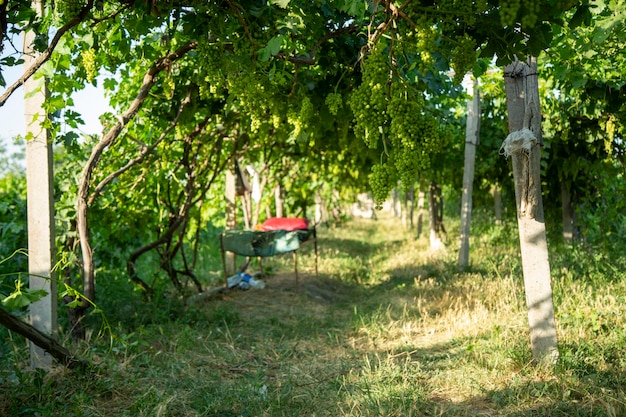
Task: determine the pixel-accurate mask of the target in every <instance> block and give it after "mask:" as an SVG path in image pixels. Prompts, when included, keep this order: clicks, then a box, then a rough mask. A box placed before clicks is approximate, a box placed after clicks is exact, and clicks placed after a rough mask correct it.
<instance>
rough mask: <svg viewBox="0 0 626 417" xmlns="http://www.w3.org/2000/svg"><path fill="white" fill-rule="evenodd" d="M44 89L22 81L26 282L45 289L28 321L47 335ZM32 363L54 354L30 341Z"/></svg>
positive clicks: (51, 309) (51, 253)
mask: <svg viewBox="0 0 626 417" xmlns="http://www.w3.org/2000/svg"><path fill="white" fill-rule="evenodd" d="M33 7H35V8H36V10H37V12H38V13H40V14H41V13H42V4H41V1H38V0H35V1H33ZM34 38H35V33H34V32H32V31H29V32H25V33H24V67H25V68H28V67H30V66H31V64H32V62H33V61H34V60H35V59H36V57H37V52H36V51H34V50H33V49H32V43H33V40H34ZM46 93H47V92H46V82H45V79H44V78H39V79H34V77H31V78H30V79H29V80H28V81H26V83H25V84H24V114H25V118H26V185H27V195H26V198H27V206H28V208H27V222H28V272H29V274H30V278H29V285H30V288H31V289H33V290H39V289H43V290H45V291H46V292H47V293H48V295H47V296H45V297H44V298H42V299H41V300H39V301H37V302H35V303H32V304H31V305H30V321H31V324H32V325H33V326H34V327H35V328H37V329H38V330H40V331H42V332H44V333H46V334H49V335H51V334H53V333H54V332H55V331H56V328H57V289H56V278H55V276H54V273H53V272H52V269H53V266H54V258H55V252H56V251H55V248H54V196H53V172H52V142H51V141H50V140H49V138H48V131H47V129H46V128H45V127H44V121H45V119H46V114H45V110H44V103H45V100H46ZM30 363H31V366H32V367H33V368H45V369H48V368H50V367H51V365H52V357H51V356H50V355H49V354H48V353H46V352H44V351H43V350H42V349H41V348H40V347H38V346H36V345H34V344H33V343H32V342H31V344H30Z"/></svg>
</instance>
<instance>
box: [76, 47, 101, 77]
mask: <svg viewBox="0 0 626 417" xmlns="http://www.w3.org/2000/svg"><path fill="white" fill-rule="evenodd" d="M80 56H81V59H82V61H83V68H84V69H85V73H86V76H87V82H88V83H91V82H92V81H93V80H94V79H95V78H96V76H97V75H98V65H97V60H96V51H94V50H93V48H90V49H87V50H85V51H83V52H81V53H80Z"/></svg>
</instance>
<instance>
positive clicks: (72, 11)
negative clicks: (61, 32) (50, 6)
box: [54, 0, 87, 22]
mask: <svg viewBox="0 0 626 417" xmlns="http://www.w3.org/2000/svg"><path fill="white" fill-rule="evenodd" d="M86 5H87V0H56V1H55V2H54V8H55V13H56V15H57V17H58V18H59V19H60V20H61V21H66V22H67V21H68V20H71V19H73V18H74V17H76V16H78V14H79V13H80V11H81V10H82V9H83V7H85V6H86Z"/></svg>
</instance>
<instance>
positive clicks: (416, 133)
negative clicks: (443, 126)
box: [387, 90, 424, 186]
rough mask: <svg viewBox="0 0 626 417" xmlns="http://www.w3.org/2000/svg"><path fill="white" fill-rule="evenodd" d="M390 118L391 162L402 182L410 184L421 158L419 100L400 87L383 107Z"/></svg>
mask: <svg viewBox="0 0 626 417" xmlns="http://www.w3.org/2000/svg"><path fill="white" fill-rule="evenodd" d="M387 113H388V114H389V117H390V119H391V122H390V125H389V138H390V140H391V143H392V145H393V151H392V153H393V158H392V159H393V163H394V165H395V168H396V170H397V171H398V174H399V177H400V181H402V183H403V184H405V185H407V186H408V185H409V184H412V183H413V182H414V180H415V178H417V174H418V172H419V170H420V168H421V167H423V166H424V162H423V160H422V153H421V146H422V143H421V142H422V135H423V126H422V125H423V121H424V116H423V114H422V113H423V109H422V102H421V100H419V99H416V98H412V97H410V96H408V94H407V93H406V92H404V91H402V90H400V91H399V92H394V94H393V96H392V98H391V100H390V102H389V107H388V109H387Z"/></svg>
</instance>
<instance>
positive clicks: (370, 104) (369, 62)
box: [348, 44, 390, 148]
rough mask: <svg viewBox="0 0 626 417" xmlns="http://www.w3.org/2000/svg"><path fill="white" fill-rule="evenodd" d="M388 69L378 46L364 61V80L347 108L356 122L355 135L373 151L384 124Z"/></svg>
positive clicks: (383, 52) (354, 92) (385, 57)
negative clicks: (350, 110)
mask: <svg viewBox="0 0 626 417" xmlns="http://www.w3.org/2000/svg"><path fill="white" fill-rule="evenodd" d="M389 76H390V72H389V66H388V64H387V56H386V55H385V51H384V47H383V46H382V45H380V44H379V45H377V46H376V47H375V48H374V49H372V51H371V53H370V54H369V55H368V56H367V57H366V58H365V59H364V60H363V78H362V81H361V85H359V86H358V87H357V88H356V89H355V90H354V91H353V92H352V95H351V96H350V99H349V101H348V104H349V105H350V108H351V109H352V113H353V114H354V118H355V122H356V123H355V126H354V133H355V135H356V136H357V137H361V138H362V139H363V140H364V141H365V143H366V144H367V145H368V146H369V147H371V148H376V147H377V145H378V141H379V140H380V139H381V138H382V137H383V133H384V131H385V124H386V122H387V115H386V109H387V92H388V83H389Z"/></svg>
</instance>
